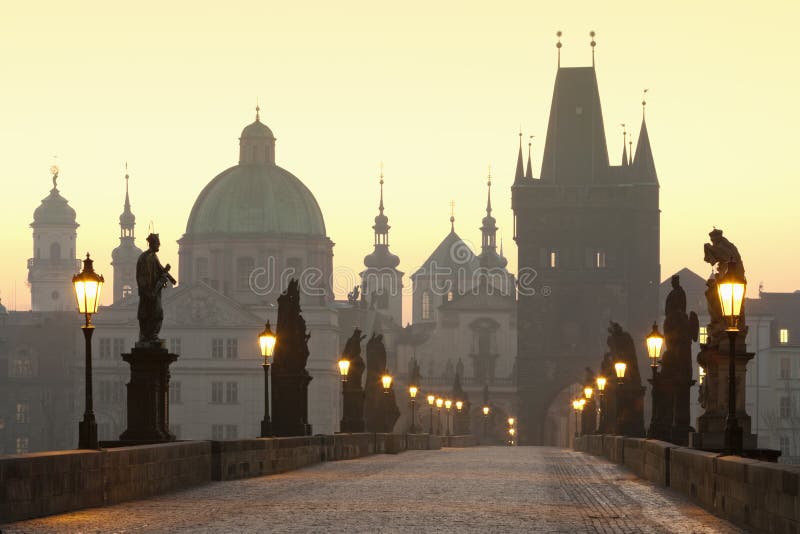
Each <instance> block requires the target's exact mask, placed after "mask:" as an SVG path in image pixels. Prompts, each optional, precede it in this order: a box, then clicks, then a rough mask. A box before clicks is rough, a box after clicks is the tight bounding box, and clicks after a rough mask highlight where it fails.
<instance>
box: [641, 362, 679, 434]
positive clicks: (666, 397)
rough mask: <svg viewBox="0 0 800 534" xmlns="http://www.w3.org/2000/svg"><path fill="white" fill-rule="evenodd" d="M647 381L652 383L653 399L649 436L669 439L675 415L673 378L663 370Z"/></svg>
mask: <svg viewBox="0 0 800 534" xmlns="http://www.w3.org/2000/svg"><path fill="white" fill-rule="evenodd" d="M647 381H648V382H650V384H651V385H652V390H651V393H652V395H651V397H652V401H653V402H652V410H651V411H652V414H651V416H650V426H649V427H648V429H647V437H648V438H650V439H660V440H662V441H669V440H670V438H671V430H672V417H673V411H672V407H673V399H672V392H673V384H672V380H670V378H669V377H667V376H664V372H663V371H662V372H660V373H656V374H655V376H653V378H649V379H648V380H647Z"/></svg>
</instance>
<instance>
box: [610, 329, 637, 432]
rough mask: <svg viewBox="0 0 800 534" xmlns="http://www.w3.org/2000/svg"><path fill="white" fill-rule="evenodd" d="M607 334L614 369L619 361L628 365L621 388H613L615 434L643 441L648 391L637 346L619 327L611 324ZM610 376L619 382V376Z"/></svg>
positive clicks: (615, 386) (616, 386)
mask: <svg viewBox="0 0 800 534" xmlns="http://www.w3.org/2000/svg"><path fill="white" fill-rule="evenodd" d="M608 334H609V335H608V338H607V339H606V343H607V344H608V348H609V354H610V355H611V356H612V358H614V360H613V361H612V362H611V365H612V366H613V364H614V363H616V362H619V361H622V362H625V364H626V370H625V378H624V379H623V381H622V385H619V384H615V385H614V390H615V391H614V396H615V401H616V402H615V404H616V410H615V412H616V413H615V417H616V433H617V434H620V435H623V436H628V437H643V436H644V434H645V432H644V390H645V388H644V387H643V386H642V377H641V375H640V374H639V361H638V359H637V357H636V345H635V344H634V342H633V338H632V337H631V335H630V334H629V333H628V332H626V331H624V330H623V329H622V326H620V324H619V323H615V322H613V321H612V322H611V324H610V326H609V328H608ZM611 376H612V377H613V378H612V380H615V379H616V373H614V374H613V375H611Z"/></svg>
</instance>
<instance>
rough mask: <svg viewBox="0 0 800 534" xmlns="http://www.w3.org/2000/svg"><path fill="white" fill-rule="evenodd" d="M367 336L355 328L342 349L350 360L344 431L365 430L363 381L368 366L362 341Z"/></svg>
mask: <svg viewBox="0 0 800 534" xmlns="http://www.w3.org/2000/svg"><path fill="white" fill-rule="evenodd" d="M365 337H367V336H364V335H362V334H361V330H359V329H358V328H355V329H354V330H353V335H352V336H350V338H349V339H348V340H347V341H346V342H345V344H344V350H343V351H342V357H343V358H345V359H347V360H349V361H350V368H349V370H348V371H347V380H346V381H345V383H344V384H343V390H342V396H343V406H342V421H341V431H342V432H364V388H363V387H362V386H361V383H362V379H363V375H364V368H365V367H366V366H365V364H364V359H363V358H362V357H361V342H362V341H363V340H364V338H365Z"/></svg>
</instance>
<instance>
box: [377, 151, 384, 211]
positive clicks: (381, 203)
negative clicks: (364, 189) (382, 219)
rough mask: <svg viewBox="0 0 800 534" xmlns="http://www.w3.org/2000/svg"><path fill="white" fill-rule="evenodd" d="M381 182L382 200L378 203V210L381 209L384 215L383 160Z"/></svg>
mask: <svg viewBox="0 0 800 534" xmlns="http://www.w3.org/2000/svg"><path fill="white" fill-rule="evenodd" d="M379 183H380V184H381V202H380V204H379V205H378V211H380V212H381V215H382V214H383V162H382V161H381V179H380V182H379Z"/></svg>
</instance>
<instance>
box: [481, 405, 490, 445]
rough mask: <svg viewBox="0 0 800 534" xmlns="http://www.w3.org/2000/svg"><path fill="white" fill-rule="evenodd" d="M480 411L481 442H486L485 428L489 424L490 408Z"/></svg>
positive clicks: (485, 407)
mask: <svg viewBox="0 0 800 534" xmlns="http://www.w3.org/2000/svg"><path fill="white" fill-rule="evenodd" d="M482 411H483V440H484V441H486V437H487V432H486V428H487V426H488V423H489V411H490V408H489V407H488V406H484V407H483V410H482Z"/></svg>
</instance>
